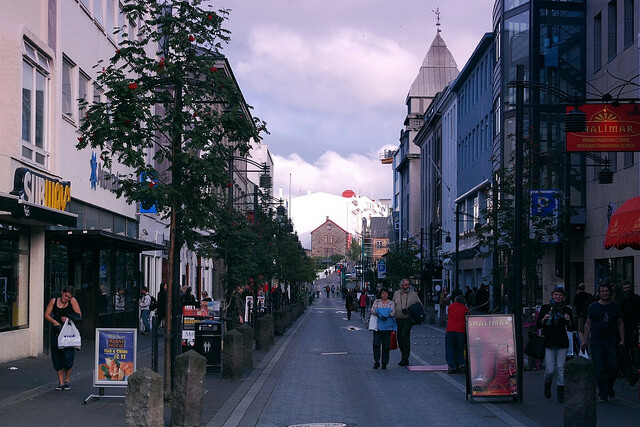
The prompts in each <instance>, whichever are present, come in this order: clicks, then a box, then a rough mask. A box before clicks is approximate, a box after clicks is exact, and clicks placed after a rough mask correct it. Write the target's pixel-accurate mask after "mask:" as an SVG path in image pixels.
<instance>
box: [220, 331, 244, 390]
mask: <svg viewBox="0 0 640 427" xmlns="http://www.w3.org/2000/svg"><path fill="white" fill-rule="evenodd" d="M243 347H244V336H243V335H242V333H241V332H239V331H238V330H237V329H233V330H231V331H229V332H227V333H226V334H224V352H223V353H222V378H225V379H233V380H237V379H242V370H243V365H244V356H243V351H242V349H243Z"/></svg>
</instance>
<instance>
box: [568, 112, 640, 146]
mask: <svg viewBox="0 0 640 427" xmlns="http://www.w3.org/2000/svg"><path fill="white" fill-rule="evenodd" d="M570 110H573V107H567V113H568V112H569V111H570ZM580 110H581V111H583V112H584V113H585V114H586V115H587V129H586V131H585V132H567V151H640V106H639V105H638V104H623V105H620V106H618V107H613V106H611V105H608V104H587V105H582V106H580Z"/></svg>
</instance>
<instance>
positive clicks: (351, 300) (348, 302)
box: [344, 289, 356, 320]
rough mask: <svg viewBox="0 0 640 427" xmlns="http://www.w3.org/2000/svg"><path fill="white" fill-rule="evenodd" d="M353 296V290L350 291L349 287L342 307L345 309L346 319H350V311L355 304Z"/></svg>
mask: <svg viewBox="0 0 640 427" xmlns="http://www.w3.org/2000/svg"><path fill="white" fill-rule="evenodd" d="M354 301H355V298H354V297H353V292H351V289H349V291H348V292H347V298H346V301H345V304H344V307H345V308H346V309H347V319H348V320H351V312H352V311H353V309H354V308H355V306H356V305H355V304H354Z"/></svg>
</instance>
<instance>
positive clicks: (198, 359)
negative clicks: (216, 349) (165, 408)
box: [171, 350, 207, 426]
mask: <svg viewBox="0 0 640 427" xmlns="http://www.w3.org/2000/svg"><path fill="white" fill-rule="evenodd" d="M175 365H176V367H175V372H174V377H173V383H174V386H173V405H171V425H172V426H200V425H202V408H203V402H204V379H205V377H206V375H207V358H206V357H204V356H203V355H201V354H200V353H197V352H196V351H194V350H189V351H187V352H186V353H183V354H181V355H179V356H177V357H176V364H175Z"/></svg>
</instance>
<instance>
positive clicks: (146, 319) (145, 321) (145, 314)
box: [140, 310, 151, 332]
mask: <svg viewBox="0 0 640 427" xmlns="http://www.w3.org/2000/svg"><path fill="white" fill-rule="evenodd" d="M150 313H151V310H140V317H141V318H142V324H143V325H144V332H151V326H149V314H150Z"/></svg>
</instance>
